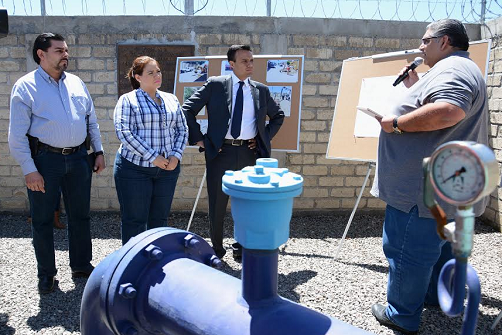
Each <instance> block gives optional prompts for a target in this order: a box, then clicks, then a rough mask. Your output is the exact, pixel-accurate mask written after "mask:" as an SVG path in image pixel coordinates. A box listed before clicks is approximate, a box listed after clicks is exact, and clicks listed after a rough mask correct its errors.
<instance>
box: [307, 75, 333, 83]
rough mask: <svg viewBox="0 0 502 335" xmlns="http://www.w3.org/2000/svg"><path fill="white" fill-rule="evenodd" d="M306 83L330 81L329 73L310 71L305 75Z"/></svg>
mask: <svg viewBox="0 0 502 335" xmlns="http://www.w3.org/2000/svg"><path fill="white" fill-rule="evenodd" d="M305 82H306V83H314V84H327V83H329V82H331V74H330V73H312V74H309V75H307V76H305Z"/></svg>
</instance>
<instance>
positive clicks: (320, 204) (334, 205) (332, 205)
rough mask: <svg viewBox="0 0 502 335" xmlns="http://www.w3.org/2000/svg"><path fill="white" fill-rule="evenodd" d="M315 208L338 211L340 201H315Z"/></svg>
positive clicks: (330, 199)
mask: <svg viewBox="0 0 502 335" xmlns="http://www.w3.org/2000/svg"><path fill="white" fill-rule="evenodd" d="M314 204H315V208H320V209H338V208H340V199H333V198H329V199H315V201H314Z"/></svg>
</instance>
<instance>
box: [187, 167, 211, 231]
mask: <svg viewBox="0 0 502 335" xmlns="http://www.w3.org/2000/svg"><path fill="white" fill-rule="evenodd" d="M206 173H207V170H206V169H204V175H203V176H202V180H201V182H200V186H199V191H198V192H197V197H196V198H195V203H194V204H193V209H192V214H190V219H189V220H188V227H187V231H190V225H191V224H192V219H193V215H194V214H195V209H196V208H197V204H198V203H199V198H200V192H201V191H202V186H204V182H205V181H206Z"/></svg>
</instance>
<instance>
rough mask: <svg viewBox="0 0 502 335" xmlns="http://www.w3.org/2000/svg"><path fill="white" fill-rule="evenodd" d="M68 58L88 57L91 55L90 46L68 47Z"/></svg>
mask: <svg viewBox="0 0 502 335" xmlns="http://www.w3.org/2000/svg"><path fill="white" fill-rule="evenodd" d="M68 49H69V50H68V51H69V53H70V58H89V57H91V47H89V46H73V47H71V48H70V47H68Z"/></svg>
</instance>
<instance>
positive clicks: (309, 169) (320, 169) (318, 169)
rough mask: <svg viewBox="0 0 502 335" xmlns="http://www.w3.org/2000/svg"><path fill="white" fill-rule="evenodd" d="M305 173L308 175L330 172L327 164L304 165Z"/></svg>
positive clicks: (322, 174)
mask: <svg viewBox="0 0 502 335" xmlns="http://www.w3.org/2000/svg"><path fill="white" fill-rule="evenodd" d="M303 174H304V175H306V176H325V175H327V174H328V167H327V166H319V165H317V166H304V167H303Z"/></svg>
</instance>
